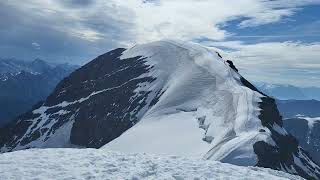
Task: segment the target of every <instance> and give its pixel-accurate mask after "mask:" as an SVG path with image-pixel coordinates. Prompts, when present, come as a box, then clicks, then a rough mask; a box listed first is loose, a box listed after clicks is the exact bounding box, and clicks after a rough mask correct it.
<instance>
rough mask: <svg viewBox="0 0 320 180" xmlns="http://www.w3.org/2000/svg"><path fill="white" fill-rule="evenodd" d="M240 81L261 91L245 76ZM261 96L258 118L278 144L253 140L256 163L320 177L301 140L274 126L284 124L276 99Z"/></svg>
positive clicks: (311, 177) (306, 176)
mask: <svg viewBox="0 0 320 180" xmlns="http://www.w3.org/2000/svg"><path fill="white" fill-rule="evenodd" d="M241 82H242V83H243V85H245V86H246V87H248V88H250V89H251V90H253V91H257V92H259V93H261V92H260V91H259V90H258V89H257V88H256V87H254V86H253V85H252V84H251V83H250V82H249V81H247V80H246V79H244V78H241ZM261 94H263V93H261ZM261 100H262V102H260V103H259V107H260V108H261V111H260V115H259V119H260V120H261V124H262V125H263V126H264V127H266V128H268V129H269V130H270V132H271V138H272V140H273V141H274V142H275V146H273V145H270V144H268V143H266V142H263V141H259V142H256V143H255V144H254V146H253V148H254V152H255V154H256V155H257V157H258V163H257V166H259V167H265V168H272V169H276V170H284V171H287V172H290V173H293V174H297V175H300V176H302V177H304V178H306V179H320V173H319V172H320V168H319V166H318V165H317V164H315V163H314V161H313V160H312V158H311V157H310V155H309V154H308V153H307V152H306V151H304V150H303V149H302V148H301V147H300V146H299V142H298V140H297V139H296V138H295V137H294V136H292V135H291V134H289V133H287V132H279V131H278V130H277V128H276V127H275V126H278V127H281V128H282V127H283V121H282V116H281V115H280V113H279V110H278V108H277V105H276V101H275V100H274V99H273V98H270V97H268V96H266V95H265V96H264V97H262V98H261ZM295 159H296V160H295ZM295 161H299V163H301V165H302V166H304V167H303V168H302V167H300V166H299V165H298V164H297V162H295ZM304 168H307V169H308V171H310V172H312V173H314V174H315V176H312V175H311V174H310V173H308V172H306V170H305V169H304Z"/></svg>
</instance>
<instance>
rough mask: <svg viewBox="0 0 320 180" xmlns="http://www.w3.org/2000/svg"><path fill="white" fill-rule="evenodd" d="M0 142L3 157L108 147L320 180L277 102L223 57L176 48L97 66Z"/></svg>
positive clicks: (148, 50) (123, 55) (173, 44)
mask: <svg viewBox="0 0 320 180" xmlns="http://www.w3.org/2000/svg"><path fill="white" fill-rule="evenodd" d="M1 134H3V135H1ZM0 135H1V136H0V137H2V138H0V145H1V146H0V147H1V151H14V150H20V149H27V148H34V147H38V148H39V147H40V148H41V147H43V148H46V147H70V146H71V147H73V146H74V145H76V146H84V147H94V148H100V147H103V148H102V149H106V150H115V151H120V152H130V153H131V152H138V153H143V152H147V153H150V154H171V155H183V156H196V157H198V158H199V157H201V158H203V159H208V160H219V161H222V162H227V163H231V164H236V165H244V166H247V165H256V166H261V167H269V168H273V169H278V170H282V171H286V172H290V173H292V174H299V175H301V176H303V177H307V178H312V177H315V178H318V177H320V173H319V171H320V170H319V167H318V166H317V165H316V164H315V163H314V162H313V161H312V160H311V158H310V157H309V156H308V155H307V153H306V152H305V151H304V150H303V149H301V148H300V147H299V144H298V142H297V141H296V139H295V138H294V137H293V136H291V135H290V134H288V133H287V132H286V130H285V129H284V128H283V127H282V118H281V116H280V114H279V111H278V110H277V106H276V104H275V101H274V99H272V98H270V97H268V96H265V95H263V94H262V93H260V92H259V90H257V89H256V88H255V87H254V86H253V85H252V84H251V83H250V82H248V81H247V80H246V79H244V78H243V77H242V76H241V75H240V74H239V73H238V71H237V69H236V67H234V66H233V64H232V62H231V61H225V60H224V59H223V58H221V56H220V55H219V54H218V53H217V52H214V51H211V50H209V49H207V48H205V47H202V46H201V45H198V44H194V43H185V42H179V41H171V40H165V41H158V42H153V43H148V44H142V45H136V46H134V47H132V48H130V49H122V48H119V49H115V50H113V51H110V52H108V53H105V54H103V55H101V56H99V57H97V58H96V59H94V60H93V61H91V62H89V63H88V64H86V65H84V66H83V67H81V68H80V69H78V70H76V71H75V72H73V73H72V74H71V75H70V76H69V77H67V78H65V79H64V80H63V81H61V82H60V83H59V84H58V86H57V87H56V89H55V90H54V92H53V93H52V94H51V95H50V96H49V97H48V98H47V99H46V101H45V102H43V103H39V104H38V105H36V106H34V108H33V109H32V110H30V111H29V112H27V113H25V114H23V115H21V116H20V117H19V118H18V119H17V120H16V123H13V124H11V126H10V127H8V129H7V130H4V131H1V132H0Z"/></svg>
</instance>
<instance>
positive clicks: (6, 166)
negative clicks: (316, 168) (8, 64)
mask: <svg viewBox="0 0 320 180" xmlns="http://www.w3.org/2000/svg"><path fill="white" fill-rule="evenodd" d="M0 167H1V168H0V179H1V180H14V179H24V180H29V179H30V180H31V179H59V180H60V179H104V180H107V179H110V180H114V179H119V180H120V179H132V180H133V179H167V180H170V179H172V180H176V179H179V180H182V179H232V180H236V179H266V180H270V179H272V180H277V179H283V180H284V179H302V178H300V177H298V176H293V175H290V174H286V173H283V172H280V171H275V170H271V169H264V168H258V167H241V166H235V165H231V164H224V163H220V162H216V161H205V160H201V159H192V158H184V157H179V156H157V155H147V154H122V153H117V152H108V151H103V150H97V149H42V150H40V149H32V150H23V151H16V152H12V153H4V154H1V155H0Z"/></svg>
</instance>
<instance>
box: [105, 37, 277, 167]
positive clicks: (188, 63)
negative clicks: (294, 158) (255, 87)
mask: <svg viewBox="0 0 320 180" xmlns="http://www.w3.org/2000/svg"><path fill="white" fill-rule="evenodd" d="M137 56H141V57H142V58H146V59H145V60H146V61H147V64H148V65H150V66H152V68H151V70H150V72H148V73H147V74H143V75H142V76H153V77H154V78H156V80H155V81H154V82H152V83H151V85H148V86H147V87H148V89H149V90H150V89H151V91H153V92H154V91H156V92H161V96H160V97H159V99H158V102H157V103H156V104H155V105H154V106H153V107H152V108H150V109H149V110H148V111H147V112H146V113H145V115H144V116H143V118H142V119H141V120H140V122H139V123H138V124H137V125H136V126H134V127H133V128H132V129H130V130H129V131H128V132H127V133H124V134H123V135H122V136H121V137H120V138H118V139H116V140H115V141H114V142H111V143H110V144H108V145H106V147H110V148H111V149H115V150H124V151H138V152H141V151H142V152H143V151H146V152H149V153H155V152H157V153H168V154H182V155H186V154H187V155H195V154H202V155H203V156H205V157H206V158H214V159H217V160H222V159H224V158H226V157H227V156H228V155H229V154H231V152H229V151H230V148H229V146H232V145H235V144H236V145H237V146H238V147H240V146H243V148H247V146H248V143H249V142H250V143H254V142H255V141H258V140H261V139H264V140H266V139H268V135H267V134H268V132H267V130H264V131H261V132H260V131H259V130H260V129H264V128H263V127H262V125H261V121H260V119H259V118H258V115H259V110H260V109H259V107H258V103H259V102H260V101H261V100H260V97H262V95H261V94H259V93H258V92H255V91H252V90H251V89H249V88H247V87H246V86H243V85H242V82H241V76H240V75H239V74H238V73H237V72H236V71H234V70H233V69H231V68H230V67H229V65H228V63H227V62H226V61H224V60H223V59H222V58H221V57H219V55H218V54H217V53H216V52H214V51H211V50H209V49H207V48H204V47H202V46H200V45H198V44H193V43H183V42H178V41H159V42H154V43H150V44H144V45H137V46H135V47H133V48H131V49H129V50H127V51H125V52H124V53H123V55H122V56H121V58H123V59H127V58H133V57H137ZM144 85H145V84H144ZM144 87H145V86H144ZM142 89H143V88H142ZM142 89H141V87H139V88H138V89H137V90H136V91H141V90H142ZM144 90H145V89H143V91H144ZM149 98H150V99H154V97H153V96H149ZM168 116H169V117H170V118H168ZM167 119H170V120H167ZM162 123H163V124H164V125H162ZM168 126H169V127H168ZM150 127H152V128H150ZM181 128H185V129H181ZM179 129H180V130H179ZM146 131H147V132H148V133H146ZM149 131H150V133H151V134H154V135H151V136H150V135H149V136H148V135H147V134H149ZM164 132H166V133H167V136H163V133H164ZM130 133H133V134H132V135H131V134H130ZM185 133H187V134H185ZM269 133H270V132H269ZM150 137H152V139H153V141H156V142H157V143H155V144H150V143H145V142H148V141H150V139H148V138H150ZM131 138H138V139H141V140H142V141H139V142H141V144H137V145H136V146H135V147H132V148H126V147H123V146H126V145H127V144H128V143H124V142H123V141H132V140H133V139H131ZM122 139H123V140H122ZM143 139H144V140H143ZM185 139H188V141H187V142H185ZM226 139H228V141H225V140H226ZM177 142H183V143H181V144H180V143H177ZM250 143H249V144H250ZM271 143H273V142H272V141H271ZM222 145H223V146H222ZM167 147H171V148H167ZM227 147H228V148H227ZM251 147H252V148H251V152H253V146H251ZM216 148H219V149H220V151H213V150H211V149H216ZM227 151H228V152H227ZM241 151H242V150H241ZM243 152H244V151H243ZM244 153H247V152H244ZM251 154H254V153H251ZM240 155H242V153H240V154H237V155H231V156H234V157H228V158H231V159H232V158H235V157H236V158H237V160H236V161H238V164H242V163H248V162H255V160H254V159H256V157H255V156H250V157H248V156H246V155H243V156H241V157H242V158H241V157H240ZM240 159H241V160H240Z"/></svg>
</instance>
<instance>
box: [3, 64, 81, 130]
mask: <svg viewBox="0 0 320 180" xmlns="http://www.w3.org/2000/svg"><path fill="white" fill-rule="evenodd" d="M76 68H77V66H72V65H67V64H61V65H49V64H48V63H46V62H44V61H42V60H39V59H37V60H35V61H32V62H24V61H18V60H0V107H1V111H0V127H1V126H2V125H3V124H5V123H7V122H9V121H10V120H13V119H14V118H15V117H16V116H18V115H20V114H21V113H23V112H26V111H27V110H29V109H31V108H32V106H33V105H34V104H36V103H37V102H39V101H40V100H44V99H45V98H46V97H47V96H48V95H49V94H50V93H51V92H52V90H53V89H54V87H55V86H56V85H57V84H58V82H59V81H61V80H62V79H63V78H64V77H65V76H67V75H69V74H70V73H71V72H72V71H73V70H74V69H76Z"/></svg>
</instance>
